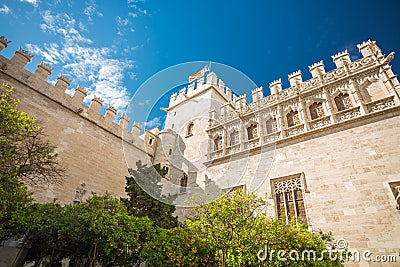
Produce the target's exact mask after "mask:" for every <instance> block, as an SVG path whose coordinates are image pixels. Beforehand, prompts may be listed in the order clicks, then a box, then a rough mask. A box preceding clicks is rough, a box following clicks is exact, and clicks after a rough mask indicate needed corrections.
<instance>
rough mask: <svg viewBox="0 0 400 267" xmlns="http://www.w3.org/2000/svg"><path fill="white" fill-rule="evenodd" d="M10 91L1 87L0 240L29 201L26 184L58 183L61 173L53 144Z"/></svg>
mask: <svg viewBox="0 0 400 267" xmlns="http://www.w3.org/2000/svg"><path fill="white" fill-rule="evenodd" d="M12 94H13V88H12V87H10V86H9V85H7V84H5V83H3V84H2V85H1V86H0V231H1V232H2V236H1V238H0V239H5V238H8V237H10V234H11V232H10V231H9V230H10V227H11V226H10V225H9V223H10V222H11V220H12V216H13V214H14V212H15V211H18V210H21V209H24V208H26V206H27V205H28V204H29V203H30V202H31V201H32V198H31V197H30V194H29V193H28V191H27V189H26V187H25V184H37V183H55V182H61V178H62V175H63V173H64V169H63V168H62V166H61V165H60V163H59V161H58V160H57V154H56V153H54V148H55V147H54V146H52V145H51V144H50V143H49V142H48V141H45V136H44V134H43V131H42V129H41V128H40V127H39V125H38V124H37V123H36V122H35V119H34V118H32V117H30V116H29V115H28V114H26V113H25V112H22V111H20V110H18V104H19V101H18V100H17V99H15V98H13V96H12Z"/></svg>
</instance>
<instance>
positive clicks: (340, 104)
mask: <svg viewBox="0 0 400 267" xmlns="http://www.w3.org/2000/svg"><path fill="white" fill-rule="evenodd" d="M335 104H336V107H337V110H338V111H343V110H346V109H349V108H352V107H353V105H352V104H351V99H350V96H349V94H347V93H346V94H343V93H340V94H339V95H338V96H337V97H335Z"/></svg>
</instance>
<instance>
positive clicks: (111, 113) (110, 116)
mask: <svg viewBox="0 0 400 267" xmlns="http://www.w3.org/2000/svg"><path fill="white" fill-rule="evenodd" d="M116 115H117V109H116V108H114V107H113V106H111V105H110V104H109V105H108V107H107V110H106V115H105V121H106V123H113V122H114V119H115V116H116Z"/></svg>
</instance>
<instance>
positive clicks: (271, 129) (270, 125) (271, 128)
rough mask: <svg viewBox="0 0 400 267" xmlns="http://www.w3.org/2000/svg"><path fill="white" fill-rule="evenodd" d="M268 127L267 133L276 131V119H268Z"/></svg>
mask: <svg viewBox="0 0 400 267" xmlns="http://www.w3.org/2000/svg"><path fill="white" fill-rule="evenodd" d="M266 127H267V134H270V133H274V132H276V130H277V127H276V119H275V118H270V119H269V120H267V122H266Z"/></svg>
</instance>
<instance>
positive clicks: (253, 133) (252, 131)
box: [247, 123, 258, 140]
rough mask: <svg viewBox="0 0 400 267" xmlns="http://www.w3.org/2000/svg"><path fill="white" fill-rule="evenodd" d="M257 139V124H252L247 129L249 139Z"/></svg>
mask: <svg viewBox="0 0 400 267" xmlns="http://www.w3.org/2000/svg"><path fill="white" fill-rule="evenodd" d="M257 137H258V132H257V124H255V123H252V124H250V125H249V127H247V138H248V139H249V140H251V139H254V138H257Z"/></svg>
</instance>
